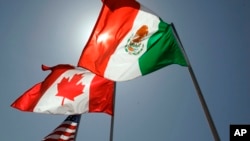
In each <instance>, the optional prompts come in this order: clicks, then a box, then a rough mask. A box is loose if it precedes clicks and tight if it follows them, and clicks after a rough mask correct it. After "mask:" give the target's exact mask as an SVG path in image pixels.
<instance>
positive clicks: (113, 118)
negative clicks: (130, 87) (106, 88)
mask: <svg viewBox="0 0 250 141" xmlns="http://www.w3.org/2000/svg"><path fill="white" fill-rule="evenodd" d="M114 83H115V84H114V95H113V115H112V117H111V123H110V136H109V141H113V136H114V135H113V133H114V120H115V97H116V96H115V95H116V82H114Z"/></svg>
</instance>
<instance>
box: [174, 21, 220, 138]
mask: <svg viewBox="0 0 250 141" xmlns="http://www.w3.org/2000/svg"><path fill="white" fill-rule="evenodd" d="M171 26H172V28H173V30H174V34H175V36H176V39H177V40H178V44H179V45H180V47H181V50H182V53H183V54H184V57H185V60H186V62H187V63H188V70H189V73H190V75H191V78H192V81H193V83H194V86H195V89H196V92H197V95H198V97H199V100H200V103H201V105H202V108H203V110H204V113H205V115H206V118H207V121H208V124H209V126H210V130H211V132H212V134H213V137H214V140H215V141H220V137H219V134H218V132H217V130H216V127H215V125H214V122H213V119H212V117H211V115H210V112H209V110H208V107H207V104H206V101H205V99H204V97H203V94H202V92H201V89H200V86H199V84H198V81H197V79H196V77H195V74H194V71H193V69H192V67H191V64H190V62H189V59H188V57H187V54H186V52H185V50H184V48H183V46H182V43H181V41H180V38H179V36H178V34H177V31H176V29H175V27H174V24H173V23H172V24H171Z"/></svg>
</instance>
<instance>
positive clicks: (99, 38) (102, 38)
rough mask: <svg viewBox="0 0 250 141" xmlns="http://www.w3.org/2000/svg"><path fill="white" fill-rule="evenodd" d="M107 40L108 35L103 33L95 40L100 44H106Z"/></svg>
mask: <svg viewBox="0 0 250 141" xmlns="http://www.w3.org/2000/svg"><path fill="white" fill-rule="evenodd" d="M108 38H109V34H108V33H104V34H101V35H99V36H98V39H97V42H98V43H100V42H104V43H105V42H106V41H107V40H108Z"/></svg>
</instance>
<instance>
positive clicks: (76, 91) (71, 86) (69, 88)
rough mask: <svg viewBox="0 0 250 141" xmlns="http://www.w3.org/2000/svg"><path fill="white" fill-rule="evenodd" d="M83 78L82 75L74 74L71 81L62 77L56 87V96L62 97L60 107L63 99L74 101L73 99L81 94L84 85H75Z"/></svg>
mask: <svg viewBox="0 0 250 141" xmlns="http://www.w3.org/2000/svg"><path fill="white" fill-rule="evenodd" d="M82 78H83V75H82V74H75V75H74V76H73V77H72V78H71V80H69V78H66V77H64V78H63V79H62V80H61V82H60V83H58V85H57V89H58V93H57V94H56V96H62V97H63V100H62V105H63V104H64V99H65V98H67V99H69V100H72V101H74V98H75V97H76V96H78V95H80V94H82V92H83V89H84V85H82V84H81V83H79V84H77V82H79V80H81V79H82Z"/></svg>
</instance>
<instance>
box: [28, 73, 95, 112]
mask: <svg viewBox="0 0 250 141" xmlns="http://www.w3.org/2000/svg"><path fill="white" fill-rule="evenodd" d="M80 73H84V74H83V78H82V80H81V82H79V83H82V84H83V85H84V89H83V94H80V95H78V96H77V97H75V98H74V101H71V100H69V99H67V98H65V99H64V105H63V106H62V105H61V103H62V100H63V97H62V96H56V94H57V93H58V90H57V85H58V83H60V82H61V80H62V79H63V77H66V78H68V77H70V79H71V78H72V77H73V75H74V74H80ZM94 76H95V75H94V74H93V73H91V72H90V71H88V70H85V69H81V68H77V69H74V70H68V71H66V72H65V73H63V74H62V75H61V76H59V77H58V79H57V80H56V81H55V82H54V83H53V84H52V85H51V87H50V88H49V89H48V90H47V91H46V92H45V93H44V95H43V96H42V97H41V99H40V100H39V102H38V103H37V105H36V106H35V108H34V110H33V111H34V112H38V113H47V114H64V115H71V114H81V113H86V112H88V111H89V88H90V83H91V81H92V79H93V78H94Z"/></svg>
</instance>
